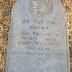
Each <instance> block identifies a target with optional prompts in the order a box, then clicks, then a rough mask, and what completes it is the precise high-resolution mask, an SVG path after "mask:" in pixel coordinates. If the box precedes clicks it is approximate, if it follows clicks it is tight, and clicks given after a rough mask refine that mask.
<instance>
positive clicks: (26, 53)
mask: <svg viewBox="0 0 72 72" xmlns="http://www.w3.org/2000/svg"><path fill="white" fill-rule="evenodd" d="M66 21H67V20H66V10H65V8H64V7H63V5H62V3H61V1H60V0H17V2H16V3H15V5H14V6H13V9H12V13H11V24H10V32H9V44H8V50H7V66H6V72H69V50H68V43H67V26H66Z"/></svg>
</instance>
